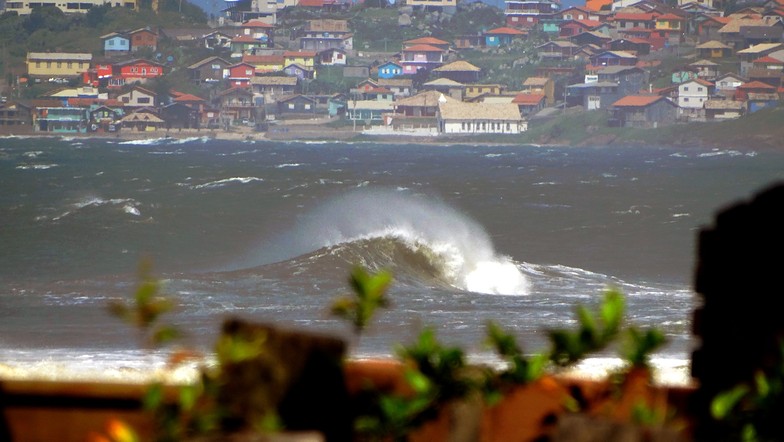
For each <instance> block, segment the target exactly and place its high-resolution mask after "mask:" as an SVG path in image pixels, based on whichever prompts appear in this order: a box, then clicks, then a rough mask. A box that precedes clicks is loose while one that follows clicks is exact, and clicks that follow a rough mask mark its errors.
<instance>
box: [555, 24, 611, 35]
mask: <svg viewBox="0 0 784 442" xmlns="http://www.w3.org/2000/svg"><path fill="white" fill-rule="evenodd" d="M601 24H602V22H600V21H595V20H567V21H565V22H563V23H561V30H560V31H559V33H558V35H559V36H561V37H572V36H574V35H577V34H582V33H583V32H588V31H592V30H593V29H595V28H596V27H598V26H601Z"/></svg>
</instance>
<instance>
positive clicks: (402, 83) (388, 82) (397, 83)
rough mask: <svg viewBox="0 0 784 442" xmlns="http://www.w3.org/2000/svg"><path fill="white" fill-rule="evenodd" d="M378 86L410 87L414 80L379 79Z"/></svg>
mask: <svg viewBox="0 0 784 442" xmlns="http://www.w3.org/2000/svg"><path fill="white" fill-rule="evenodd" d="M378 85H379V86H386V87H412V86H413V85H414V80H412V79H411V78H379V79H378Z"/></svg>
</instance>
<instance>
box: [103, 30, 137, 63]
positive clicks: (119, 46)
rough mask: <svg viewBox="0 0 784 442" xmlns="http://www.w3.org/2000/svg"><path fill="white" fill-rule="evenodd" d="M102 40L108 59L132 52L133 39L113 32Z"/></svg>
mask: <svg viewBox="0 0 784 442" xmlns="http://www.w3.org/2000/svg"><path fill="white" fill-rule="evenodd" d="M101 40H103V53H104V55H106V56H107V57H109V56H112V55H125V54H128V53H130V52H131V39H130V38H128V37H126V36H124V35H122V34H118V33H117V32H112V33H111V34H106V35H103V36H101Z"/></svg>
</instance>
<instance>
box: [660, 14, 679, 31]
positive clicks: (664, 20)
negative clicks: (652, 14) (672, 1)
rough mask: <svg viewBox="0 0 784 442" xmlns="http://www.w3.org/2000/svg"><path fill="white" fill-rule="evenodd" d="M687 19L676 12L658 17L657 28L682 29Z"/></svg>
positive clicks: (663, 29)
mask: <svg viewBox="0 0 784 442" xmlns="http://www.w3.org/2000/svg"><path fill="white" fill-rule="evenodd" d="M684 22H685V19H684V18H683V17H679V16H677V15H675V14H664V15H661V16H659V17H656V29H657V30H661V31H682V30H683V27H684V26H683V25H684Z"/></svg>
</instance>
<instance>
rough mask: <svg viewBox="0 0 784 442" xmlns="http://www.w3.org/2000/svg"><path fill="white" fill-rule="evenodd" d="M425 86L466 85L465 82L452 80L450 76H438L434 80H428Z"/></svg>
mask: <svg viewBox="0 0 784 442" xmlns="http://www.w3.org/2000/svg"><path fill="white" fill-rule="evenodd" d="M424 86H449V87H465V85H464V84H463V83H460V82H457V81H455V80H450V79H449V78H437V79H435V80H433V81H428V82H427V83H425V84H424Z"/></svg>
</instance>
